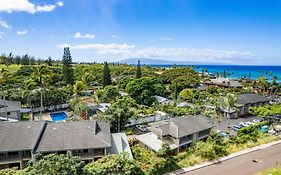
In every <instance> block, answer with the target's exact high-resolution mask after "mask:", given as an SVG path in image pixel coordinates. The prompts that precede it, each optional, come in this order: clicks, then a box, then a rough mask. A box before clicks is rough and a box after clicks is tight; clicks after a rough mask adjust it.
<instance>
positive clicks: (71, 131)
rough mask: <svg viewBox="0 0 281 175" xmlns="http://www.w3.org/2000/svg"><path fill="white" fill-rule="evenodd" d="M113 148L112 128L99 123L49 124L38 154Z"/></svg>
mask: <svg viewBox="0 0 281 175" xmlns="http://www.w3.org/2000/svg"><path fill="white" fill-rule="evenodd" d="M110 146H111V138H110V126H109V124H108V123H104V122H97V121H78V122H60V123H48V125H47V127H46V129H45V131H44V134H43V136H42V138H41V141H40V143H39V145H38V147H37V150H36V151H38V152H48V151H59V150H75V149H87V148H104V147H110Z"/></svg>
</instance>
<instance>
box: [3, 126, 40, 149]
mask: <svg viewBox="0 0 281 175" xmlns="http://www.w3.org/2000/svg"><path fill="white" fill-rule="evenodd" d="M44 125H45V123H44V122H42V121H32V122H29V121H26V122H0V143H1V144H0V152H8V151H19V150H33V148H34V147H35V146H36V144H37V141H38V138H39V136H40V133H41V131H42V130H43V129H44Z"/></svg>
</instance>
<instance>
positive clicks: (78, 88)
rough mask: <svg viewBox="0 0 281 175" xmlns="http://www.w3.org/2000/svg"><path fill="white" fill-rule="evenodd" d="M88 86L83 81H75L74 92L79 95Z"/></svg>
mask: <svg viewBox="0 0 281 175" xmlns="http://www.w3.org/2000/svg"><path fill="white" fill-rule="evenodd" d="M86 88H87V86H86V85H85V84H84V82H83V81H75V84H74V85H73V93H74V95H75V96H77V95H78V94H79V93H80V92H81V91H83V90H85V89H86Z"/></svg>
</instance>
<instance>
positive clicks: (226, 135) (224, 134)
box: [220, 131, 228, 138]
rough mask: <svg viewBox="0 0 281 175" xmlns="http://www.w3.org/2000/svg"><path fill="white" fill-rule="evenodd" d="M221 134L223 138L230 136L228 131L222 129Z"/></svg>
mask: <svg viewBox="0 0 281 175" xmlns="http://www.w3.org/2000/svg"><path fill="white" fill-rule="evenodd" d="M220 135H221V136H222V137H223V138H228V134H227V133H226V132H223V131H221V132H220Z"/></svg>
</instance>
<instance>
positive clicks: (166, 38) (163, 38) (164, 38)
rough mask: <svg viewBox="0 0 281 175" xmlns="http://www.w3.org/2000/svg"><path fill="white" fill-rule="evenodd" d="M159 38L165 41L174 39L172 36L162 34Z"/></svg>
mask: <svg viewBox="0 0 281 175" xmlns="http://www.w3.org/2000/svg"><path fill="white" fill-rule="evenodd" d="M158 39H159V40H163V41H170V40H172V38H170V37H164V36H160V37H159V38H158Z"/></svg>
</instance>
